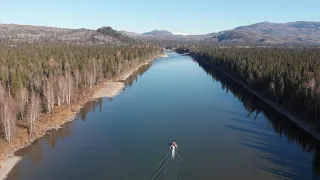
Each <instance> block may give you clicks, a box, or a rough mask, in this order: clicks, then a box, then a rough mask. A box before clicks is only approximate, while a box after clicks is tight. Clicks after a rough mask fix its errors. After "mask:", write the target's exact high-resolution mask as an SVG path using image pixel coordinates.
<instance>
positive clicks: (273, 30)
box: [127, 21, 320, 45]
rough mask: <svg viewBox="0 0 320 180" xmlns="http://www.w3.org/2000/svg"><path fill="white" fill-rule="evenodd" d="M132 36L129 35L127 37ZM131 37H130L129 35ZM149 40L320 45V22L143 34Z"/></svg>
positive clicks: (141, 35) (263, 24) (267, 23)
mask: <svg viewBox="0 0 320 180" xmlns="http://www.w3.org/2000/svg"><path fill="white" fill-rule="evenodd" d="M127 35H128V34H127ZM129 36H130V35H129ZM136 37H138V38H144V39H147V40H152V41H156V40H161V41H163V40H173V41H179V42H205V43H218V44H219V43H236V44H237V43H247V44H307V45H320V21H293V22H285V23H272V22H269V21H263V22H258V23H254V24H250V25H245V26H238V27H236V28H233V29H230V30H223V31H220V32H212V33H208V34H202V35H176V34H174V33H171V32H169V31H166V30H154V31H150V32H146V33H142V34H139V36H136Z"/></svg>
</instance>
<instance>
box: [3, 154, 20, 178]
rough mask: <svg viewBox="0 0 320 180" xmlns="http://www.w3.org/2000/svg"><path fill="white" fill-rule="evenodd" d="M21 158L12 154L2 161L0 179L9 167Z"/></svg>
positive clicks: (4, 176) (8, 170)
mask: <svg viewBox="0 0 320 180" xmlns="http://www.w3.org/2000/svg"><path fill="white" fill-rule="evenodd" d="M20 160H21V157H19V156H13V157H11V158H8V159H6V160H5V161H4V162H3V166H1V169H0V179H5V178H6V177H7V175H8V174H9V172H10V171H11V169H12V168H13V167H14V166H15V165H16V164H17V163H18V162H19V161H20Z"/></svg>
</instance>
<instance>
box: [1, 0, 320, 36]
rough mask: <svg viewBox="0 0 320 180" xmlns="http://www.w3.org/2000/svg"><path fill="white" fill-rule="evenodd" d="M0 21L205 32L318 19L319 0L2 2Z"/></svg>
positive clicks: (70, 26) (191, 32)
mask: <svg viewBox="0 0 320 180" xmlns="http://www.w3.org/2000/svg"><path fill="white" fill-rule="evenodd" d="M0 6H1V10H0V22H1V23H15V24H28V25H42V26H53V27H64V28H88V29H97V28H99V27H102V26H111V27H112V28H114V29H116V30H125V31H130V32H137V33H143V32H148V31H151V30H154V29H159V30H163V29H164V30H168V31H171V32H173V33H184V34H207V33H211V32H219V31H222V30H227V29H233V28H235V27H237V26H243V25H249V24H253V23H258V22H262V21H269V22H275V23H282V22H290V21H320V10H319V9H320V0H264V1H259V0H219V1H216V0H148V1H147V0H90V1H89V0H87V1H83V0H72V1H70V0H50V1H47V0H29V1H26V0H0Z"/></svg>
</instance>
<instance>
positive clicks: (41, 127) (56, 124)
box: [0, 56, 163, 180]
mask: <svg viewBox="0 0 320 180" xmlns="http://www.w3.org/2000/svg"><path fill="white" fill-rule="evenodd" d="M159 57H163V56H156V57H153V58H150V59H149V60H147V61H145V62H143V63H140V64H138V65H137V66H135V67H132V68H130V69H129V70H128V71H127V72H126V73H123V74H122V75H120V76H119V77H116V78H113V79H111V80H108V81H106V82H103V83H100V84H98V85H96V86H94V87H93V88H91V89H86V90H84V91H81V92H80V91H79V92H75V93H77V94H78V96H77V98H76V99H73V100H72V102H71V104H70V106H68V105H61V106H59V107H55V108H54V109H53V112H52V114H51V115H47V114H41V115H40V116H39V118H38V119H37V122H36V128H35V133H34V134H33V136H32V138H30V137H29V135H28V129H27V127H28V126H27V124H25V122H18V123H17V128H16V132H17V133H16V135H15V138H14V139H13V140H12V142H10V143H8V142H6V141H4V140H3V139H1V140H0V166H1V168H0V180H1V179H5V178H6V176H7V174H8V173H9V172H10V170H11V169H12V168H13V167H14V166H15V164H16V163H17V162H18V161H19V160H20V157H17V156H14V153H15V152H16V151H17V150H19V149H22V148H24V147H26V146H28V145H30V144H31V143H32V142H33V141H34V140H36V139H38V138H40V137H42V136H44V135H45V134H47V131H49V130H51V129H59V128H61V127H63V125H64V124H65V123H67V122H70V121H72V120H74V119H75V116H76V115H77V113H78V112H79V110H80V109H81V108H82V107H83V106H84V104H85V103H87V102H89V101H91V100H93V99H95V98H99V97H115V96H116V95H118V94H119V93H120V92H121V90H122V89H123V88H124V87H125V85H124V83H122V82H118V81H119V80H126V79H127V78H128V77H129V76H130V75H131V74H132V73H134V72H135V71H137V70H138V69H139V68H140V67H141V66H143V65H145V64H148V63H150V62H151V61H153V60H154V59H156V58H159Z"/></svg>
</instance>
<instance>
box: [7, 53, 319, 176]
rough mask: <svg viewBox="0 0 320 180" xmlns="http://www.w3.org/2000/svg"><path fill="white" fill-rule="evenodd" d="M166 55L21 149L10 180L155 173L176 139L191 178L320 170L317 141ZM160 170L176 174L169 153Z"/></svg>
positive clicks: (204, 71)
mask: <svg viewBox="0 0 320 180" xmlns="http://www.w3.org/2000/svg"><path fill="white" fill-rule="evenodd" d="M168 54H169V58H161V59H157V60H155V61H154V62H153V63H152V64H151V65H147V66H143V67H142V68H140V70H139V72H136V73H135V74H134V75H133V76H131V77H130V78H129V79H128V80H127V81H126V84H127V85H128V86H127V88H126V89H125V90H124V92H123V93H121V94H120V95H119V96H117V97H115V98H113V99H108V98H103V99H102V98H101V99H98V100H97V101H94V102H90V103H87V105H86V106H85V107H84V108H82V110H81V112H80V113H79V115H78V117H77V120H76V121H74V122H72V123H69V124H67V125H66V126H65V127H64V128H62V129H60V130H57V131H51V132H50V134H49V135H47V136H45V137H43V138H41V139H39V140H37V141H35V142H34V143H33V144H32V145H30V146H29V147H27V148H25V149H22V150H21V151H19V152H17V155H20V156H23V159H22V160H21V161H20V163H19V164H17V165H16V166H15V168H14V169H13V171H12V172H11V173H10V175H9V177H8V179H10V180H13V179H30V180H44V179H45V180H51V179H59V180H60V179H66V180H71V179H77V180H79V179H80V180H82V179H111V180H131V179H132V180H133V179H134V180H135V179H136V180H144V179H150V177H152V175H153V174H154V171H155V169H156V168H157V166H158V164H159V162H160V161H161V159H162V158H163V156H164V155H165V154H166V153H167V151H168V143H170V142H171V141H176V142H177V144H178V145H179V154H180V157H181V159H182V163H183V165H184V167H185V170H186V173H187V175H188V179H197V180H198V179H199V180H213V179H214V180H234V179H253V180H255V179H259V180H264V179H267V180H272V179H302V180H307V179H318V178H317V177H318V174H319V171H320V170H319V164H320V160H319V155H320V154H319V153H320V152H319V147H318V145H319V144H318V143H317V141H315V140H314V139H312V138H311V137H309V136H308V135H306V134H305V133H303V132H301V131H300V130H299V129H298V128H296V127H295V126H293V125H292V123H290V122H289V121H288V120H287V119H286V118H285V117H283V116H281V115H280V114H278V113H277V112H275V111H274V110H273V109H271V108H270V107H268V106H266V105H265V104H264V103H263V102H261V101H259V100H258V99H256V98H254V97H252V95H250V94H248V93H247V92H246V91H245V90H244V89H242V88H241V87H239V86H238V85H236V84H234V83H233V82H231V81H230V80H229V79H227V78H226V77H223V75H221V74H219V73H218V72H215V71H214V70H212V69H210V68H208V67H205V66H203V65H199V64H198V63H197V62H195V61H193V60H192V59H191V57H189V56H181V55H178V54H176V53H168ZM163 179H166V180H171V179H179V178H178V177H177V174H176V166H175V165H174V163H173V162H170V163H169V164H168V168H167V170H166V171H165V173H164V174H163Z"/></svg>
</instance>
